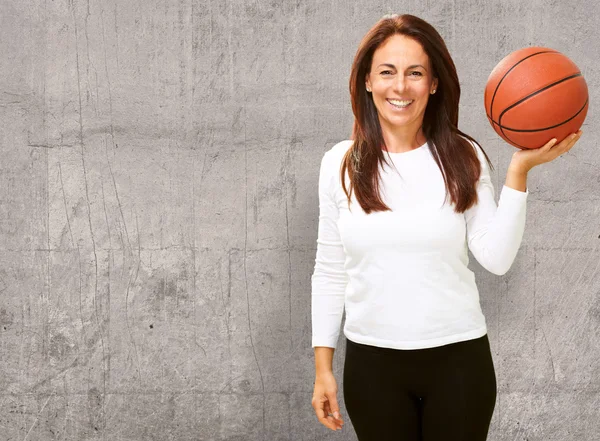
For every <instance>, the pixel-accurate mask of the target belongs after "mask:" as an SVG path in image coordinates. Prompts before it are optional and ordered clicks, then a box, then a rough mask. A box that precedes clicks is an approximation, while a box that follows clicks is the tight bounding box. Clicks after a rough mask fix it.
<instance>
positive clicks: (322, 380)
mask: <svg viewBox="0 0 600 441" xmlns="http://www.w3.org/2000/svg"><path fill="white" fill-rule="evenodd" d="M312 407H313V409H315V413H316V414H317V418H318V419H319V421H320V422H321V423H322V424H323V425H324V426H325V427H328V428H329V429H331V430H342V427H343V425H344V421H343V420H342V416H341V415H340V406H339V405H338V402H337V383H336V381H335V377H334V376H333V372H327V373H323V374H317V376H316V378H315V390H314V393H313V398H312ZM329 414H333V416H329Z"/></svg>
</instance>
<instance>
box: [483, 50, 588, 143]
mask: <svg viewBox="0 0 600 441" xmlns="http://www.w3.org/2000/svg"><path fill="white" fill-rule="evenodd" d="M484 102H485V112H486V114H487V117H488V120H489V122H490V124H491V125H492V127H493V128H494V130H495V131H496V133H497V134H498V135H500V136H501V137H502V139H504V140H505V141H506V142H508V143H509V144H511V145H513V146H515V147H518V148H520V149H535V148H539V147H542V146H543V145H544V144H546V143H547V142H548V141H550V140H551V139H552V138H556V139H557V140H558V142H560V141H562V140H563V139H564V138H565V137H567V136H568V135H569V134H571V133H574V132H576V131H577V130H579V128H580V127H581V125H582V124H583V121H584V120H585V116H586V115H587V111H588V88H587V84H586V82H585V79H584V78H583V76H582V75H581V71H580V70H579V68H578V67H577V66H576V65H575V63H573V62H572V61H571V60H570V59H569V58H568V57H566V56H565V55H563V54H561V53H560V52H558V51H556V50H554V49H549V48H547V47H527V48H524V49H519V50H517V51H515V52H513V53H511V54H509V55H507V56H506V57H504V58H503V59H502V60H501V61H500V62H499V63H498V64H497V65H496V67H494V69H493V70H492V73H490V76H489V78H488V80H487V84H486V86H485V93H484Z"/></svg>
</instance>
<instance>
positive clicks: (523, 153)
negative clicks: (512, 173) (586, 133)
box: [510, 130, 583, 172]
mask: <svg viewBox="0 0 600 441" xmlns="http://www.w3.org/2000/svg"><path fill="white" fill-rule="evenodd" d="M582 133H583V132H582V131H581V130H578V131H577V133H572V134H571V135H569V136H567V137H566V138H565V139H563V140H562V141H561V142H560V143H559V144H556V141H555V139H556V138H553V139H552V140H550V141H549V142H548V143H547V144H545V145H544V146H542V147H540V148H538V149H523V150H519V151H518V152H515V153H514V154H513V156H512V162H511V165H510V166H511V167H515V168H519V169H520V170H522V171H524V172H528V171H529V170H531V169H532V168H533V167H535V166H536V165H540V164H543V163H545V162H550V161H553V160H554V159H556V158H558V157H559V156H560V155H564V154H565V153H567V152H568V151H569V150H571V148H572V147H573V146H574V145H575V143H576V142H577V141H578V140H579V138H580V137H581V134H582Z"/></svg>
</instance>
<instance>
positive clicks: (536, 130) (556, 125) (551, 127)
mask: <svg viewBox="0 0 600 441" xmlns="http://www.w3.org/2000/svg"><path fill="white" fill-rule="evenodd" d="M588 101H589V98H586V100H585V103H584V104H583V107H581V109H579V110H578V111H577V112H576V113H575V114H574V115H573V116H572V117H570V118H569V119H566V120H564V121H563V122H560V123H558V124H555V125H553V126H550V127H543V128H541V129H513V128H512V127H507V126H501V125H500V124H498V123H497V122H496V121H492V122H493V123H494V124H496V125H497V126H498V127H500V128H501V129H504V130H510V131H511V132H522V133H526V132H543V131H544V130H550V129H554V128H555V127H558V126H562V125H563V124H565V123H568V122H569V121H571V120H572V119H573V118H575V117H576V116H577V115H579V114H580V113H581V112H582V111H583V109H585V106H587V103H588ZM488 119H489V117H488ZM490 121H491V120H490ZM502 133H504V131H502Z"/></svg>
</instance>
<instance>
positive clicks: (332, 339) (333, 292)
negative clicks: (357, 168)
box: [311, 151, 348, 348]
mask: <svg viewBox="0 0 600 441" xmlns="http://www.w3.org/2000/svg"><path fill="white" fill-rule="evenodd" d="M332 159H333V158H332V155H331V151H329V152H326V153H325V154H324V156H323V159H322V160H321V169H320V172H319V228H318V234H317V253H316V258H315V267H314V272H313V274H312V278H311V283H312V296H311V297H312V301H311V303H312V309H311V316H312V347H313V348H314V347H316V346H325V347H330V348H335V347H336V345H337V341H338V337H339V333H340V325H341V322H342V314H343V312H344V296H345V290H346V285H347V284H348V276H347V273H346V270H345V269H344V262H345V259H346V255H345V252H344V248H343V245H342V241H341V239H340V234H339V231H338V226H337V220H338V218H339V210H338V207H337V204H336V202H335V199H334V197H333V191H332V190H333V188H334V187H333V183H334V182H335V181H334V179H335V177H336V176H337V175H336V173H339V168H338V167H339V165H336V164H335V161H333V162H332Z"/></svg>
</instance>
